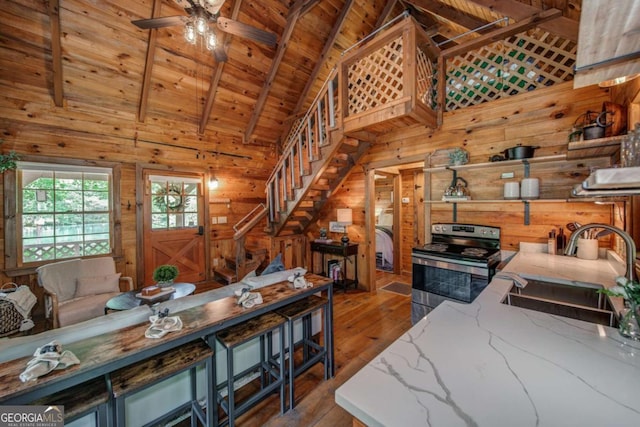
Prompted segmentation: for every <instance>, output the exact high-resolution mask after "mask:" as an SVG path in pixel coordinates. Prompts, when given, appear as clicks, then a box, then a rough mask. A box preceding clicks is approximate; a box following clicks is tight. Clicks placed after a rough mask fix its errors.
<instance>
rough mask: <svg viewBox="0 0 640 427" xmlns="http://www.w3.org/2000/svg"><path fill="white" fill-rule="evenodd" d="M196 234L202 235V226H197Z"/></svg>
mask: <svg viewBox="0 0 640 427" xmlns="http://www.w3.org/2000/svg"><path fill="white" fill-rule="evenodd" d="M198 234H199V235H201V236H202V235H204V226H203V225H199V226H198Z"/></svg>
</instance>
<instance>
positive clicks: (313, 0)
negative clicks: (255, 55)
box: [243, 0, 320, 143]
mask: <svg viewBox="0 0 640 427" xmlns="http://www.w3.org/2000/svg"><path fill="white" fill-rule="evenodd" d="M319 1H320V0H310V1H305V0H296V2H295V3H294V4H293V6H292V7H291V9H289V14H288V15H287V24H286V25H285V27H284V31H283V32H282V37H281V38H280V42H279V43H278V49H277V51H276V56H275V57H274V58H273V62H271V69H270V70H269V74H268V75H267V79H266V80H265V82H264V86H262V91H261V92H260V96H258V100H257V101H256V105H255V106H254V107H253V112H252V113H251V118H250V119H249V124H248V125H247V129H246V130H245V133H244V139H243V141H244V143H248V142H249V140H250V139H251V135H252V134H253V131H254V129H255V128H256V124H257V123H258V118H259V117H260V114H262V109H263V108H264V104H265V102H267V97H268V96H269V91H270V90H271V85H272V84H273V80H274V79H275V77H276V73H277V72H278V68H280V63H281V62H282V58H283V57H284V54H285V52H286V51H287V46H288V44H289V39H290V38H291V34H293V29H294V28H295V26H296V21H297V20H298V18H300V16H301V14H302V12H303V10H304V11H309V10H310V9H311V8H312V7H313V6H315V5H316V4H318V2H319Z"/></svg>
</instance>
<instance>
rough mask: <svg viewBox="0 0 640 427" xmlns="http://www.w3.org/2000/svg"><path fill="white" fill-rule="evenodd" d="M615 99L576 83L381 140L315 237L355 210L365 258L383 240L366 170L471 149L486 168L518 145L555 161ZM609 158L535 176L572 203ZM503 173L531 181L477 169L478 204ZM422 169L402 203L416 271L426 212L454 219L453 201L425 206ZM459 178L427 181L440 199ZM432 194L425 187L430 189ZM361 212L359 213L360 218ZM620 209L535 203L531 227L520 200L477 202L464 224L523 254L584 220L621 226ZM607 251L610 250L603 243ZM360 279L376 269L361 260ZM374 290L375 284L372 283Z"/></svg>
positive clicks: (496, 191) (538, 170) (541, 169)
mask: <svg viewBox="0 0 640 427" xmlns="http://www.w3.org/2000/svg"><path fill="white" fill-rule="evenodd" d="M610 98H611V96H610V93H609V91H608V90H605V89H600V88H598V87H597V86H592V87H587V88H583V89H580V90H573V88H572V84H571V83H565V84H561V85H556V86H553V87H549V88H543V89H538V90H535V91H533V92H529V93H526V94H522V95H517V96H514V97H510V98H507V99H504V100H500V101H494V102H491V103H487V104H482V105H479V106H475V107H470V108H466V109H462V110H456V111H454V112H451V113H446V114H445V115H444V123H443V126H442V128H441V129H438V130H431V129H428V128H424V127H421V126H414V127H410V128H405V129H398V130H397V131H395V132H392V133H389V134H387V135H384V136H381V137H379V138H378V140H377V142H376V143H374V144H373V145H372V147H371V149H370V151H369V152H368V153H367V154H366V155H365V156H364V157H363V159H362V161H361V167H356V168H354V170H353V172H352V173H351V175H350V176H349V178H348V179H347V181H346V182H345V183H344V185H343V186H342V188H341V189H340V191H338V192H336V194H335V195H333V196H332V200H331V202H330V203H329V204H328V205H327V207H326V208H325V209H324V211H323V214H322V217H323V218H321V219H320V220H318V221H317V224H316V227H312V229H311V230H310V234H312V233H315V232H316V231H315V230H316V229H317V228H318V227H321V226H327V224H328V220H330V219H332V215H335V209H336V208H340V207H350V208H352V209H354V226H352V227H349V235H350V238H351V240H353V241H359V242H362V243H366V245H365V244H363V245H361V249H360V251H361V254H360V256H361V257H362V261H364V260H365V256H366V250H367V248H368V247H369V246H370V245H372V244H375V236H369V235H367V233H366V230H365V227H364V224H365V221H364V217H365V210H366V206H365V198H366V195H365V187H364V182H365V180H364V176H365V175H364V170H366V169H369V168H373V169H375V168H380V167H388V166H391V165H401V164H403V163H413V162H415V161H416V160H420V159H424V158H426V156H427V155H428V154H430V153H432V152H433V151H434V150H437V149H441V148H451V147H463V148H464V149H466V150H467V151H469V153H470V162H471V163H485V162H488V160H489V158H490V157H491V155H493V154H498V153H500V152H501V151H503V150H505V149H506V148H508V147H512V146H515V145H518V144H521V145H533V146H540V148H539V149H537V150H536V152H535V156H536V157H539V156H552V155H557V154H564V153H566V152H567V140H568V135H569V133H570V132H571V127H572V125H573V123H574V121H575V120H576V118H577V117H578V116H579V115H581V114H583V113H585V112H586V111H587V110H594V111H600V110H601V109H602V103H603V102H604V101H609V100H610ZM609 162H610V160H609V159H583V160H577V161H570V162H565V161H560V162H552V163H545V164H540V165H532V167H531V176H532V177H538V178H539V179H540V185H541V196H542V197H543V198H545V197H546V198H554V199H555V198H563V199H565V198H569V190H570V188H571V187H572V185H574V184H575V183H579V182H581V181H582V180H584V179H585V178H586V177H587V176H588V175H589V173H590V169H591V168H592V167H603V166H607V165H608V164H609ZM502 171H505V172H507V171H513V172H514V174H515V178H514V180H519V179H521V178H522V177H523V170H522V168H514V167H513V166H509V167H505V166H500V165H499V164H498V163H496V167H495V168H493V167H491V168H488V169H474V170H473V171H468V172H465V173H464V174H463V176H464V177H465V178H466V179H467V180H468V181H469V185H470V190H471V193H472V197H473V198H475V199H485V198H488V199H495V198H500V199H501V198H502V189H503V183H504V181H505V180H502V179H501V178H500V176H501V175H500V173H501V172H502ZM422 175H423V174H422V170H421V169H418V170H415V169H414V170H408V171H403V173H402V179H403V184H402V197H408V198H409V200H410V203H408V204H402V224H401V230H402V254H401V257H402V260H403V261H402V269H403V271H404V272H406V273H409V272H410V271H411V261H410V252H411V247H413V246H415V245H421V244H424V238H427V237H428V236H426V233H425V226H424V224H421V222H420V221H421V217H422V213H421V210H424V211H426V212H429V211H430V212H431V217H432V221H433V222H450V221H451V220H452V214H451V210H452V206H451V205H450V204H448V205H443V204H433V205H429V204H424V203H423V202H422V200H421V199H420V197H419V196H420V193H419V192H418V196H416V192H415V187H416V186H423V183H424V180H423V179H422ZM450 180H451V176H450V175H448V174H442V175H441V174H438V175H437V176H435V175H434V176H433V178H432V180H431V181H428V182H427V183H426V186H425V187H427V188H429V189H430V190H431V191H432V192H433V193H434V198H435V199H438V198H440V197H441V195H442V191H443V190H444V188H446V186H448V185H449V183H450ZM424 190H425V189H424V188H423V190H422V191H424ZM356 212H358V214H356ZM616 212H624V207H622V208H618V209H616V210H615V211H614V207H613V206H612V205H598V204H595V203H592V202H589V203H584V202H579V203H576V202H572V203H567V202H550V203H547V202H533V203H531V225H525V224H524V209H523V203H522V202H514V203H473V204H464V205H463V204H458V222H463V223H474V224H485V225H494V226H500V227H502V239H501V247H502V249H506V250H517V249H518V244H519V242H521V241H526V242H539V243H543V242H545V241H546V239H547V236H548V232H549V231H550V230H551V229H553V228H556V229H558V228H559V227H565V225H566V223H567V222H569V221H574V220H577V221H578V222H581V223H590V222H604V223H613V221H614V215H615V213H616ZM601 245H602V246H608V245H610V242H609V240H603V241H602V242H601ZM360 265H361V268H360V269H361V272H360V277H361V278H365V277H368V276H367V274H368V273H369V271H368V270H367V269H368V268H369V266H370V265H371V264H367V263H366V262H361V263H360ZM367 286H368V284H367Z"/></svg>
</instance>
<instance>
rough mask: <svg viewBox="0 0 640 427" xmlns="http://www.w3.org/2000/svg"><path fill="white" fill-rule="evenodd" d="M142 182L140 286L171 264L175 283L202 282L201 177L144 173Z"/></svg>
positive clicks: (203, 238) (204, 261)
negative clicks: (154, 272)
mask: <svg viewBox="0 0 640 427" xmlns="http://www.w3.org/2000/svg"><path fill="white" fill-rule="evenodd" d="M143 179H144V188H145V194H144V203H143V204H144V207H143V212H144V226H143V229H144V231H143V234H144V249H143V251H144V285H145V286H148V285H151V284H154V283H155V281H154V280H153V270H154V269H155V268H156V267H157V266H159V265H162V264H172V265H175V266H176V267H178V270H179V271H180V273H179V275H178V277H177V279H176V281H177V282H188V283H197V282H201V281H203V280H205V279H206V257H205V236H204V196H203V176H202V175H190V174H170V173H165V172H162V173H158V171H152V170H147V171H144V173H143Z"/></svg>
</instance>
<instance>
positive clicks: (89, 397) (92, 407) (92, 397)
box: [31, 376, 110, 427]
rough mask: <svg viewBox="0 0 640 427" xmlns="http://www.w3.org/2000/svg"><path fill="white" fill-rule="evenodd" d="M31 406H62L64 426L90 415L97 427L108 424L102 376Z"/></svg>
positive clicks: (106, 392)
mask: <svg viewBox="0 0 640 427" xmlns="http://www.w3.org/2000/svg"><path fill="white" fill-rule="evenodd" d="M31 405H62V406H64V423H65V425H66V424H68V423H70V422H72V421H75V420H77V419H80V418H82V417H84V416H86V415H89V414H91V413H93V414H94V417H95V425H96V426H97V427H102V426H104V427H106V426H108V425H110V423H109V422H108V411H107V408H108V405H109V392H108V391H107V382H106V380H105V378H104V376H102V377H99V378H96V379H93V380H90V381H87V382H85V383H82V384H79V385H77V386H75V387H71V388H68V389H65V390H62V391H59V392H57V393H54V394H52V395H49V396H46V397H43V398H41V399H38V400H36V401H34V402H31Z"/></svg>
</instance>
